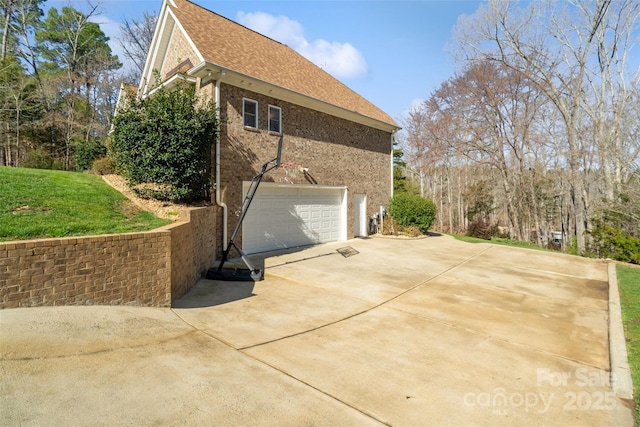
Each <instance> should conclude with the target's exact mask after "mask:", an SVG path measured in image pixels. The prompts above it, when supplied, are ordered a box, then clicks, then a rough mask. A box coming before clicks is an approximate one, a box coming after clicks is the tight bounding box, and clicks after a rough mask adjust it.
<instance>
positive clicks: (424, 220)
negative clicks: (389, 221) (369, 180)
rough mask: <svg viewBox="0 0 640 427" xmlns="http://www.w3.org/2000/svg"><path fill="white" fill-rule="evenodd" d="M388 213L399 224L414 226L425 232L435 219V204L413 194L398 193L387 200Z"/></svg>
mask: <svg viewBox="0 0 640 427" xmlns="http://www.w3.org/2000/svg"><path fill="white" fill-rule="evenodd" d="M389 215H391V217H392V218H393V220H394V221H395V222H396V223H398V224H399V225H401V226H403V227H416V228H417V229H418V230H420V232H421V233H423V234H425V233H426V232H427V231H429V228H431V226H432V225H433V223H434V221H435V219H436V205H435V203H433V202H432V201H431V200H429V199H425V198H423V197H420V196H417V195H414V194H409V193H398V194H395V195H394V196H393V197H392V198H391V201H390V202H389Z"/></svg>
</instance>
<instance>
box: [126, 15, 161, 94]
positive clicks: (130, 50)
mask: <svg viewBox="0 0 640 427" xmlns="http://www.w3.org/2000/svg"><path fill="white" fill-rule="evenodd" d="M157 21H158V16H157V14H156V12H153V13H149V12H147V11H145V12H143V14H142V20H140V21H138V20H137V19H135V18H132V19H131V20H128V19H125V21H124V22H123V23H122V25H120V32H121V34H122V36H121V38H120V40H119V41H120V45H121V46H122V48H123V49H124V56H125V57H126V58H127V59H129V60H130V61H131V62H132V63H133V65H134V67H135V69H133V70H130V72H131V78H132V79H133V80H134V81H136V82H137V81H139V80H140V77H141V76H142V72H143V71H144V65H145V61H146V59H147V54H148V53H149V47H150V46H151V41H152V40H153V34H154V32H155V29H156V23H157Z"/></svg>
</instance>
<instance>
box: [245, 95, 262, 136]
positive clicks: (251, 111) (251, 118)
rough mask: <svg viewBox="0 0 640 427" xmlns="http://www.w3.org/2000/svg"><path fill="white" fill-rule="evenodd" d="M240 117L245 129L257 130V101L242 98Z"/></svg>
mask: <svg viewBox="0 0 640 427" xmlns="http://www.w3.org/2000/svg"><path fill="white" fill-rule="evenodd" d="M242 117H243V123H244V126H245V127H248V128H252V129H258V101H254V100H253V99H247V98H244V99H243V100H242Z"/></svg>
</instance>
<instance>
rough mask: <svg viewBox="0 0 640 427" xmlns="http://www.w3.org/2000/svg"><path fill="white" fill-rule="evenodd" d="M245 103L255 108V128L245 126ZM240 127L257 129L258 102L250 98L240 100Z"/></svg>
mask: <svg viewBox="0 0 640 427" xmlns="http://www.w3.org/2000/svg"><path fill="white" fill-rule="evenodd" d="M247 102H251V103H253V104H254V105H255V106H256V113H255V120H256V125H255V126H249V125H247V120H246V117H247V116H246V115H247V112H246V109H245V106H246V103H247ZM242 125H243V126H244V127H245V128H247V129H258V101H256V100H255V99H251V98H242Z"/></svg>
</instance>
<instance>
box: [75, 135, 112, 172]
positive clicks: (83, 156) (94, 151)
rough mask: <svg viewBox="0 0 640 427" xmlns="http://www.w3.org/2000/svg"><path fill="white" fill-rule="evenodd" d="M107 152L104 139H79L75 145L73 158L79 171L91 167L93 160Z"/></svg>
mask: <svg viewBox="0 0 640 427" xmlns="http://www.w3.org/2000/svg"><path fill="white" fill-rule="evenodd" d="M105 154H107V147H105V145H104V144H103V143H102V141H99V140H96V139H90V140H89V141H79V142H76V143H75V144H74V145H73V158H74V160H75V162H76V170H77V171H78V172H82V171H86V170H89V169H91V168H92V166H93V161H94V160H96V159H97V158H99V157H102V156H104V155H105Z"/></svg>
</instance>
